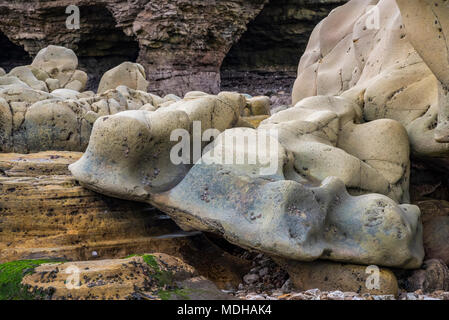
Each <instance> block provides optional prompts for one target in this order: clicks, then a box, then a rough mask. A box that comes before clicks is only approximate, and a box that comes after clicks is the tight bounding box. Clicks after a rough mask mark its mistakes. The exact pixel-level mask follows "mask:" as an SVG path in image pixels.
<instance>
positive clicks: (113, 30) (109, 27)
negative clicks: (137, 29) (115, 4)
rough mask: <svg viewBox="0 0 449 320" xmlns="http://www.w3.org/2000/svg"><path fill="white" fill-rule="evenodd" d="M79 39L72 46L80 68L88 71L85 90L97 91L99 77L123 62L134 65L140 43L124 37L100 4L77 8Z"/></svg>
mask: <svg viewBox="0 0 449 320" xmlns="http://www.w3.org/2000/svg"><path fill="white" fill-rule="evenodd" d="M76 32H77V33H79V35H78V36H79V40H78V41H77V42H76V45H75V46H73V47H72V49H73V50H74V51H75V53H76V54H77V56H78V61H79V69H81V70H84V71H85V72H87V74H88V76H89V81H88V83H87V86H86V90H93V91H96V90H97V88H98V84H99V82H100V79H101V77H102V75H103V74H104V73H105V72H106V71H108V70H109V69H111V68H113V67H115V66H117V65H119V64H120V63H122V62H124V61H131V62H136V60H137V57H138V56H139V43H138V41H137V40H136V39H134V38H133V37H130V36H127V35H126V34H125V33H124V32H123V30H122V29H120V27H118V26H117V23H116V21H115V19H114V17H113V16H112V14H111V12H110V11H109V10H108V9H107V8H106V7H104V6H102V5H93V6H80V29H78V30H76Z"/></svg>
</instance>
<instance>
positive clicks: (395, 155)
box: [0, 0, 448, 291]
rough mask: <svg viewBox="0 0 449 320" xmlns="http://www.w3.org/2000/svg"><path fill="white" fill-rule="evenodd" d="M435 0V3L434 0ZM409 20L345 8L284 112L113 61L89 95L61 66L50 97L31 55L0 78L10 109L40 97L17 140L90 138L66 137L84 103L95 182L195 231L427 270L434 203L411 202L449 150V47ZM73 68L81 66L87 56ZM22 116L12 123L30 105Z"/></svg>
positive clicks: (358, 2) (327, 27) (313, 49)
mask: <svg viewBox="0 0 449 320" xmlns="http://www.w3.org/2000/svg"><path fill="white" fill-rule="evenodd" d="M253 4H254V3H253ZM403 5H404V6H405V9H404V6H403ZM413 5H415V4H411V3H408V4H407V5H405V4H402V5H401V10H402V11H403V12H406V11H407V10H408V9H409V8H410V7H408V6H412V7H413ZM416 5H418V4H416ZM419 6H423V8H424V9H428V7H426V6H428V3H427V2H424V1H423V2H419ZM156 7H157V6H156ZM208 9H209V7H207V6H206V8H205V10H206V12H207V10H208ZM404 10H405V11H404ZM445 10H447V8H446V9H445ZM232 12H233V11H232V10H230V13H229V14H231V13H232ZM407 12H408V11H407ZM184 14H185V12H184ZM373 15H374V16H373ZM421 18H422V17H421ZM424 18H425V19H427V17H424ZM424 18H422V19H424ZM371 19H374V20H371ZM407 19H411V18H410V16H408V17H407ZM407 19H405V20H407ZM422 19H421V20H419V21H421V22H422V23H428V21H427V20H425V19H424V20H425V21H424V22H423V21H422ZM445 20H447V18H446V13H444V14H442V15H441V19H440V18H439V19H437V20H436V22H437V23H440V24H442V28H441V29H442V31H443V30H446V29H445V25H443V23H442V21H443V22H444V21H445ZM342 21H343V22H342ZM373 21H374V22H373ZM407 21H408V20H407ZM403 22H404V21H403V19H402V16H401V11H400V9H399V8H398V6H397V5H396V3H395V2H394V1H388V0H380V1H374V0H373V1H364V0H352V1H350V2H349V3H347V4H346V5H344V6H342V7H339V8H338V9H336V10H334V11H333V12H332V13H331V14H330V15H329V16H328V17H327V18H326V19H324V20H323V21H322V22H321V23H320V24H319V25H318V26H317V28H316V29H315V30H314V32H313V34H312V37H311V40H310V42H309V45H308V48H307V50H306V53H305V55H304V56H303V58H302V59H301V61H300V64H299V69H298V70H299V72H298V78H297V80H296V82H295V86H294V89H293V95H292V98H293V102H294V105H293V106H292V107H290V108H288V109H286V110H283V111H279V112H277V113H275V114H273V115H272V116H271V117H268V113H269V109H270V108H269V101H268V100H267V98H266V97H256V98H253V97H250V96H248V95H243V94H238V93H234V92H221V93H219V94H217V95H213V94H209V93H205V92H201V91H191V92H188V93H187V94H185V95H184V97H183V98H180V97H177V96H174V95H167V96H165V97H164V98H162V97H159V96H156V95H154V94H150V93H147V92H146V91H144V90H143V89H144V87H145V85H146V79H145V72H143V70H142V66H141V65H139V64H132V63H124V64H122V65H120V66H118V67H116V68H114V69H112V70H111V71H109V72H107V73H106V74H105V75H104V76H103V79H102V81H101V84H100V88H99V93H98V94H94V93H90V92H81V93H80V92H79V91H82V89H80V88H79V84H83V81H82V80H84V78H83V77H81V76H80V75H79V76H77V77H73V76H72V77H71V78H70V79H65V74H64V73H62V75H60V73H61V72H55V75H54V77H52V78H51V79H54V80H58V81H59V82H60V83H61V81H62V82H63V83H64V85H65V84H71V85H70V87H73V89H68V88H66V87H63V89H56V90H52V91H51V93H47V92H45V90H42V89H45V88H47V89H48V88H49V83H53V81H43V83H41V82H39V79H38V78H37V77H36V80H37V81H34V79H33V78H31V80H30V72H27V67H24V68H22V69H19V70H15V71H14V72H10V73H9V74H8V75H4V76H2V77H1V78H0V80H2V81H4V83H3V84H2V86H3V87H4V89H3V91H1V92H0V94H1V96H2V97H4V98H3V99H4V103H3V105H4V106H5V107H4V109H5V110H6V111H10V110H11V106H14V105H15V104H13V102H20V101H16V100H13V99H12V98H10V97H9V96H14V94H11V93H10V91H7V90H12V89H16V90H17V88H21V89H23V90H28V91H27V92H30V95H31V96H32V97H36V98H34V99H35V100H34V101H33V103H34V104H32V105H25V106H21V107H22V109H21V110H22V113H24V114H25V115H24V116H23V114H22V116H23V117H24V119H25V120H24V122H23V123H25V126H24V127H21V124H20V125H19V126H18V127H17V128H16V129H14V130H13V129H8V127H6V126H5V128H6V131H5V132H11V134H10V135H9V136H12V137H13V142H12V143H11V142H10V143H9V144H10V145H12V146H14V147H15V145H18V146H22V147H23V148H24V150H26V151H29V150H31V151H33V150H39V149H40V148H43V149H45V148H65V147H67V148H68V149H73V148H78V147H80V148H81V144H80V146H79V145H72V144H71V141H70V138H71V137H72V135H73V133H72V135H70V134H69V135H68V136H67V135H66V133H67V132H65V131H64V130H65V128H66V127H67V126H65V125H66V124H67V123H68V122H65V123H64V125H62V123H61V122H58V121H60V120H58V119H56V120H55V119H54V117H53V115H54V114H57V112H59V111H60V110H62V108H63V106H66V105H69V106H73V105H75V106H76V107H77V108H78V109H79V110H80V111H78V112H75V116H74V117H73V119H74V123H75V125H74V128H76V130H72V131H73V132H76V133H77V134H78V135H76V136H75V137H76V139H75V140H76V141H77V142H78V141H87V139H89V144H88V147H87V150H86V152H85V153H84V155H83V156H82V157H81V158H80V159H79V160H78V161H77V162H76V163H74V164H72V165H71V166H70V170H71V172H72V173H73V175H74V176H75V177H76V179H78V180H79V181H80V183H81V184H82V185H83V186H85V187H87V188H89V189H92V190H95V191H98V192H100V193H103V194H106V195H110V196H114V197H117V198H122V199H127V200H134V201H140V202H146V203H150V204H152V205H154V206H156V207H158V208H160V209H161V210H162V211H164V212H166V213H167V214H169V215H170V216H171V217H172V218H173V219H174V220H175V221H176V222H177V223H178V225H180V226H181V227H182V228H183V229H184V230H186V231H191V230H200V231H205V232H213V233H216V234H219V235H221V236H223V237H224V238H226V239H228V240H229V241H230V242H232V243H234V244H237V245H239V246H242V247H245V248H250V249H256V250H260V251H263V252H265V253H267V254H269V255H272V256H275V257H280V258H284V259H293V260H297V261H302V262H308V261H314V260H317V259H327V260H332V261H336V262H346V263H353V264H361V265H367V264H376V265H380V266H387V267H401V268H418V267H420V266H421V264H422V261H423V257H424V250H423V243H422V223H421V217H420V210H419V209H418V207H417V206H414V205H410V204H408V203H409V200H410V199H409V183H410V179H409V176H410V154H411V153H412V154H415V155H419V156H421V157H423V158H426V157H443V158H444V157H447V156H448V151H447V150H448V149H447V146H448V144H447V143H444V142H445V138H444V134H443V135H442V134H441V132H444V126H445V123H446V122H445V121H446V119H445V107H446V105H445V100H444V83H445V79H444V75H443V76H441V75H439V74H437V73H435V74H434V73H433V72H432V70H435V66H432V63H434V62H433V61H434V59H435V57H434V56H432V55H430V57H426V55H425V54H423V53H421V52H422V51H423V52H424V53H427V51H426V49H425V48H419V47H418V48H415V47H414V45H413V41H410V40H409V36H408V35H409V34H410V35H411V38H412V39H414V37H417V36H419V30H415V29H414V28H413V25H414V24H417V22H415V21H414V20H413V19H411V22H410V21H409V22H408V23H407V22H406V25H407V24H408V25H412V27H411V29H408V28H405V27H404V23H403ZM432 22H433V23H435V21H432ZM376 26H377V27H376ZM134 27H135V25H134ZM139 30H140V29H139ZM142 30H143V31H142V32H146V31H145V29H142ZM442 31H441V32H442ZM416 33H418V35H416ZM441 41H443V40H441V39H440V40H437V42H436V44H435V46H437V45H440V42H441ZM52 48H53V47H51V48H50V49H51V50H53V49H52ZM159 49H160V50H161V52H164V46H162V47H159ZM61 50H62V49H61ZM38 57H39V55H38ZM63 60H64V59H63ZM187 61H188V59H187ZM214 61H215V60H214ZM214 63H215V62H214ZM428 64H430V65H428ZM33 65H37V66H39V68H40V69H39V70H44V71H45V67H44V66H40V64H35V63H34V62H33V64H32V66H33ZM70 70H72V74H73V75H75V74H76V71H75V70H76V65H73V66H72V68H71V69H70ZM56 71H58V70H56ZM34 73H36V71H35V72H34ZM34 73H33V72H32V70H31V74H33V75H34ZM58 77H61V79H63V80H60V79H59V78H58ZM149 77H151V74H149ZM188 77H189V76H188ZM437 79H438V81H437ZM72 80H73V81H72ZM8 81H9V82H8ZM21 82H24V83H25V82H26V83H25V84H24V85H22V84H21ZM72 82H74V83H72ZM194 82H195V81H194ZM125 85H126V86H128V87H129V88H128V87H126V86H125ZM441 90H443V91H441ZM48 91H50V90H48ZM211 91H212V90H211ZM439 91H440V92H443V95H440V96H439V95H438V92H439ZM27 99H28V98H27ZM28 100H29V99H28ZM41 106H44V107H42V109H37V108H38V107H41ZM49 106H51V111H50V112H47V114H46V110H47V108H50V107H49ZM69 108H70V109H71V110H72V111H74V108H73V107H69ZM34 110H39V111H35V113H33V111H34ZM19 111H20V110H19ZM10 113H11V117H10V118H11V119H12V121H11V122H10V123H12V124H11V128H12V126H13V125H14V124H15V122H14V121H15V120H14V116H16V113H13V112H12V111H10ZM66 113H67V112H65V111H64V114H66ZM5 114H7V112H5ZM30 114H31V115H30ZM33 115H34V117H36V118H33ZM19 116H20V113H17V117H19ZM27 116H28V117H31V120H32V121H31V122H30V120H29V121H28V122H27ZM61 116H62V115H61ZM267 117H268V118H267ZM56 118H58V117H56ZM5 119H6V120H4V121H3V122H4V123H9V122H8V121H10V120H9V119H8V118H5ZM36 119H37V120H36ZM19 120H20V118H19ZM62 120H64V118H62ZM84 121H86V122H87V123H88V124H89V125H90V127H87V129H86V130H85V131H84V132H85V135H84V136H83V135H82V134H80V133H79V132H81V131H82V129H83V128H82V127H76V125H80V124H81V125H82V124H83V123H84ZM259 122H260V123H259ZM17 123H20V121H18V122H17ZM48 123H50V124H49V125H48ZM198 123H199V124H200V130H199V131H196V130H195V129H196V125H197V124H198ZM438 125H439V126H438ZM62 128H64V130H62ZM69 128H70V127H69ZM79 128H81V129H79ZM91 128H92V134H90V129H91ZM441 128H443V129H441ZM211 129H214V130H215V131H214V134H212V133H211V131H209V130H211ZM436 129H437V130H436ZM8 130H9V131H8ZM177 130H178V131H177ZM179 130H180V131H182V132H183V133H185V134H186V136H187V137H189V138H192V141H190V140H189V141H187V143H184V144H183V145H182V146H183V147H186V146H187V147H188V149H183V148H179V146H180V144H179V141H178V140H176V139H177V138H179V137H181V138H182V141H181V142H183V138H185V136H183V135H181V136H179V135H175V139H173V133H174V132H178V133H179ZM72 131H71V132H72ZM9 136H8V135H5V137H9ZM16 136H17V138H15V137H16ZM205 136H206V137H205ZM64 137H65V138H66V140H65V141H66V142H64V140H63V138H64ZM67 137H68V139H67ZM212 137H213V142H212V143H209V142H210V141H211V140H212V139H210V138H212ZM234 138H236V139H237V140H236V142H234ZM239 138H243V140H242V139H240V140H239ZM14 139H17V141H18V143H16V142H15V141H16V140H14ZM21 139H22V140H21ZM33 139H34V140H33ZM195 139H196V140H195ZM229 139H230V140H229ZM245 139H248V140H247V141H245ZM67 141H68V142H67ZM229 141H232V143H229ZM261 141H262V143H261ZM409 141H410V145H409ZM184 142H185V141H184ZM197 142H198V143H197ZM82 146H85V144H83V145H82ZM190 147H192V149H191V148H190ZM27 148H28V149H27ZM191 151H192V152H191ZM196 151H198V152H199V154H198V152H196ZM192 153H193V155H194V156H193V157H192ZM195 153H196V154H197V155H198V157H197V158H195ZM228 155H231V157H232V160H231V162H229V161H228V159H227V156H228ZM175 158H176V159H177V160H179V161H174V159H175ZM234 159H246V160H248V161H247V162H244V163H238V162H236V161H234ZM249 159H255V161H254V162H251V161H249ZM391 283H394V281H391ZM392 291H394V288H393V289H392Z"/></svg>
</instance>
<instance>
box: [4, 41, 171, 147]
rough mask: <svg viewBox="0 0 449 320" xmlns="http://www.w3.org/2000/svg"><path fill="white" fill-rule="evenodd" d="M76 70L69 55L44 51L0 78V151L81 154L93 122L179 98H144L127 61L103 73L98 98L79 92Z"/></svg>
mask: <svg viewBox="0 0 449 320" xmlns="http://www.w3.org/2000/svg"><path fill="white" fill-rule="evenodd" d="M77 65H78V60H77V57H76V55H75V54H74V52H73V51H72V50H70V49H67V48H64V47H59V46H49V47H47V48H44V49H42V50H41V51H40V52H39V54H38V55H37V56H36V58H35V59H34V60H33V62H32V64H31V65H30V66H22V67H17V68H14V69H13V70H11V72H10V73H8V74H7V75H4V76H0V111H1V113H0V141H1V142H2V144H1V145H0V151H2V152H20V153H28V152H38V151H45V150H64V151H84V150H85V149H86V147H87V143H88V140H89V137H90V134H91V130H92V125H93V123H94V122H95V120H97V118H98V117H100V116H104V115H111V114H115V113H118V112H120V111H125V110H138V109H140V108H142V107H144V106H146V109H147V110H148V109H149V110H155V109H157V108H158V107H159V106H161V105H163V104H169V103H173V102H175V101H177V100H179V99H180V98H178V97H176V96H174V95H167V96H165V97H163V98H162V97H159V96H157V95H154V94H150V93H147V92H146V87H147V81H146V75H145V72H144V70H143V68H142V66H140V65H138V64H133V63H130V62H125V63H123V64H121V65H120V66H117V67H116V68H114V69H112V70H110V71H108V72H107V73H106V74H105V75H104V77H103V80H102V83H101V86H100V88H101V90H100V92H99V93H98V94H94V93H93V92H90V91H84V92H81V91H82V90H83V88H84V86H85V84H86V81H87V76H86V74H85V73H84V72H82V71H80V70H76V67H77ZM133 88H135V89H136V90H135V89H133ZM139 89H142V90H144V91H142V90H139Z"/></svg>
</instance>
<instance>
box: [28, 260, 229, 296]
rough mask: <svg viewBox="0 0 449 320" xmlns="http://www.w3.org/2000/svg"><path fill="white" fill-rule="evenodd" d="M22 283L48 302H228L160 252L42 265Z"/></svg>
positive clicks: (186, 267) (191, 270)
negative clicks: (207, 300)
mask: <svg viewBox="0 0 449 320" xmlns="http://www.w3.org/2000/svg"><path fill="white" fill-rule="evenodd" d="M21 285H23V286H25V288H27V289H28V292H29V293H31V294H34V295H37V294H39V295H43V296H44V297H45V298H46V299H51V300H161V299H162V300H205V299H209V300H229V299H231V297H230V296H227V295H226V294H224V293H222V292H221V291H220V290H219V289H218V288H217V287H216V286H215V285H214V284H213V283H212V282H210V281H209V280H207V279H206V278H204V277H201V276H199V274H198V272H197V271H196V270H195V269H194V268H193V267H192V266H190V265H188V264H186V263H184V262H183V261H182V260H180V259H178V258H175V257H172V256H169V255H166V254H160V253H154V254H145V255H142V256H135V257H130V258H127V259H110V260H97V261H77V262H66V263H62V264H43V265H41V266H39V267H37V268H35V269H34V270H33V272H32V273H31V274H29V275H26V276H25V277H24V278H23V279H22V282H21Z"/></svg>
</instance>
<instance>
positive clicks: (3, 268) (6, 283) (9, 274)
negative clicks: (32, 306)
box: [0, 260, 56, 300]
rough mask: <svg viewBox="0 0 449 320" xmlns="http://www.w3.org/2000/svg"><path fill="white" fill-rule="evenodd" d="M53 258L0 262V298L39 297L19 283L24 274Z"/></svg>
mask: <svg viewBox="0 0 449 320" xmlns="http://www.w3.org/2000/svg"><path fill="white" fill-rule="evenodd" d="M55 262H56V261H53V260H18V261H12V262H6V263H3V264H0V300H32V299H36V298H39V297H38V296H36V295H33V294H31V293H29V292H28V291H27V290H26V288H25V287H24V286H23V285H22V284H21V282H22V279H23V277H24V276H25V275H27V274H29V273H32V272H33V270H34V268H36V267H38V266H40V265H41V264H44V263H55Z"/></svg>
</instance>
